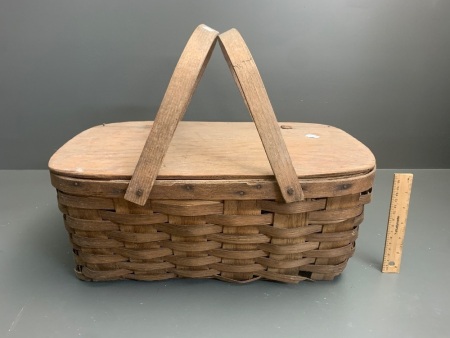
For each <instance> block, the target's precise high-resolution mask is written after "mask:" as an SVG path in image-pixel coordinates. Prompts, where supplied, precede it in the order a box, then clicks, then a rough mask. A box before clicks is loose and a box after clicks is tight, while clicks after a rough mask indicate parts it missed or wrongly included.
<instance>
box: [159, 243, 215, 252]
mask: <svg viewBox="0 0 450 338" xmlns="http://www.w3.org/2000/svg"><path fill="white" fill-rule="evenodd" d="M160 244H161V246H162V247H166V248H170V249H173V250H177V251H185V252H201V251H208V250H213V249H218V248H220V247H221V246H222V244H221V243H218V242H213V241H208V242H170V241H164V242H160Z"/></svg>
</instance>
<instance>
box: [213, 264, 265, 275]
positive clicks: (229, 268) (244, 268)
mask: <svg viewBox="0 0 450 338" xmlns="http://www.w3.org/2000/svg"><path fill="white" fill-rule="evenodd" d="M210 267H211V268H213V269H216V270H218V271H224V272H233V273H243V272H250V273H254V272H257V271H262V270H264V266H262V265H261V264H247V265H234V264H224V263H214V264H211V265H210Z"/></svg>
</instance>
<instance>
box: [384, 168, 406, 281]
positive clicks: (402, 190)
mask: <svg viewBox="0 0 450 338" xmlns="http://www.w3.org/2000/svg"><path fill="white" fill-rule="evenodd" d="M412 182H413V174H394V184H393V186H392V196H391V207H390V210H389V219H388V224H387V232H386V243H385V246H384V257H383V268H382V270H381V271H382V272H393V273H399V272H400V263H401V259H402V251H403V240H404V238H405V231H406V219H407V217H408V208H409V199H410V196H411V188H412Z"/></svg>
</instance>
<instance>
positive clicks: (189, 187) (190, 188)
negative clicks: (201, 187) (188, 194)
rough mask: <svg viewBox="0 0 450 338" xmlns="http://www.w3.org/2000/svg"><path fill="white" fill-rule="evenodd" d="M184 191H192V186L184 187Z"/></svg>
mask: <svg viewBox="0 0 450 338" xmlns="http://www.w3.org/2000/svg"><path fill="white" fill-rule="evenodd" d="M184 188H185V189H186V190H192V185H189V184H188V185H186V186H185V187H184Z"/></svg>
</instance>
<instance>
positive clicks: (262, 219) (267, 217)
mask: <svg viewBox="0 0 450 338" xmlns="http://www.w3.org/2000/svg"><path fill="white" fill-rule="evenodd" d="M206 221H207V222H210V223H214V224H220V225H227V226H248V225H265V224H272V223H273V214H262V215H223V214H218V215H207V216H206Z"/></svg>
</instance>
